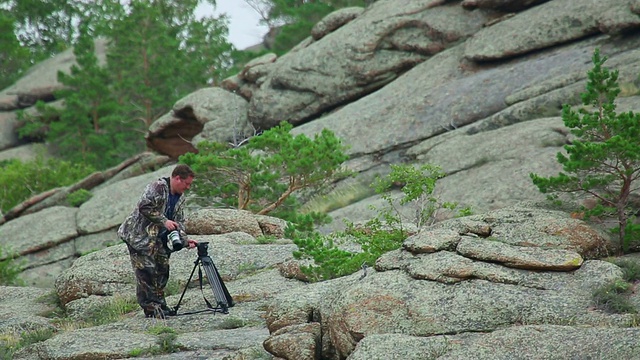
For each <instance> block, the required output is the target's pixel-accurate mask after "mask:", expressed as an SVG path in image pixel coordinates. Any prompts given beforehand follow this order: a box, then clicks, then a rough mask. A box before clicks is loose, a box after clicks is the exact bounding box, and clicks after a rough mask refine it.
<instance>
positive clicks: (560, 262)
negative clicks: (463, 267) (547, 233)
mask: <svg viewBox="0 0 640 360" xmlns="http://www.w3.org/2000/svg"><path fill="white" fill-rule="evenodd" d="M456 251H457V252H458V253H460V254H461V255H463V256H465V257H468V258H471V259H476V260H482V261H487V262H497V263H501V264H504V265H505V266H508V267H513V268H517V269H529V270H545V271H569V270H574V269H577V268H579V267H580V265H582V262H583V260H582V257H581V256H580V254H578V253H576V252H575V251H568V250H563V249H544V248H540V247H527V246H513V245H508V244H504V243H502V242H500V240H497V241H496V240H493V239H463V240H462V241H460V243H459V244H458V247H457V248H456Z"/></svg>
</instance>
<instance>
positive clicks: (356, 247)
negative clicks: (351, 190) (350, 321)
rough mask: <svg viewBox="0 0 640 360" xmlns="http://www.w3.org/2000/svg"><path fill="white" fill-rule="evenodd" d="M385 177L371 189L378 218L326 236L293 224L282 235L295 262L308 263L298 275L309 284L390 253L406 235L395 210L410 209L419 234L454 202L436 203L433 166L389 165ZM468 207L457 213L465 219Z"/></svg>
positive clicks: (436, 171)
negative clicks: (380, 202) (396, 191)
mask: <svg viewBox="0 0 640 360" xmlns="http://www.w3.org/2000/svg"><path fill="white" fill-rule="evenodd" d="M391 169H392V171H391V173H390V174H389V175H388V176H387V177H386V178H378V179H377V180H376V181H375V182H374V183H373V184H372V186H373V187H374V188H375V189H376V192H377V193H378V194H381V196H382V198H383V199H384V200H385V201H386V202H387V206H386V207H385V208H383V209H377V211H378V216H377V217H376V218H374V219H371V220H369V221H368V222H366V223H365V224H364V225H362V226H356V225H354V224H353V223H348V224H347V229H346V230H345V231H343V232H337V233H335V234H331V235H321V234H319V233H318V232H315V231H312V230H310V224H311V222H310V221H307V222H306V223H305V227H304V229H302V226H301V223H296V225H295V226H291V227H289V228H288V229H287V232H286V235H287V236H288V237H290V238H292V239H293V242H294V243H295V244H296V246H298V250H296V251H294V252H293V256H294V257H295V258H296V259H306V260H313V262H314V264H313V265H309V266H302V267H301V270H302V272H303V273H304V274H305V275H307V277H308V278H309V279H310V280H311V281H320V280H327V279H332V278H336V277H340V276H345V275H349V274H352V273H354V272H356V271H358V270H359V269H361V268H364V267H365V266H373V265H374V264H375V261H376V260H377V259H378V258H379V257H380V256H381V255H383V254H385V253H387V252H389V251H392V250H396V249H398V248H400V247H401V246H402V243H403V242H404V240H405V239H406V237H407V236H408V230H407V229H405V227H404V225H403V223H404V220H406V219H403V216H402V214H401V213H400V210H399V209H400V206H408V207H416V209H417V210H416V211H414V212H413V213H414V214H416V216H415V218H414V219H409V220H411V221H413V222H414V225H416V228H417V229H418V230H419V229H420V228H422V227H423V226H428V225H430V224H432V223H433V222H434V221H436V217H437V215H438V213H439V211H440V210H443V209H446V210H448V211H454V210H456V209H457V204H455V203H447V202H440V201H439V199H438V198H437V196H435V195H434V193H435V189H436V182H437V180H438V179H440V178H442V177H444V176H445V175H444V173H442V172H441V171H440V168H439V167H437V166H433V165H425V166H422V167H414V166H411V165H392V166H391ZM397 184H402V185H401V192H402V194H403V196H402V197H401V198H399V199H396V198H394V197H392V196H391V195H390V193H391V191H392V189H393V188H394V187H395V186H397ZM469 213H470V209H469V208H465V209H462V210H460V212H459V215H468V214H469Z"/></svg>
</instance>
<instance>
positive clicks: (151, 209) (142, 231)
mask: <svg viewBox="0 0 640 360" xmlns="http://www.w3.org/2000/svg"><path fill="white" fill-rule="evenodd" d="M194 177H195V174H194V172H193V170H191V168H190V167H189V166H187V165H184V164H178V165H176V167H175V168H174V169H173V172H172V173H171V177H170V178H161V179H158V180H156V181H154V182H152V183H150V184H149V185H147V187H146V188H145V190H144V193H143V194H142V196H141V197H140V200H139V201H138V204H137V206H136V207H135V209H133V211H132V212H131V214H130V215H129V216H128V217H127V218H126V219H125V221H124V222H123V223H122V225H120V228H119V229H118V236H119V237H120V238H121V239H122V240H123V241H124V242H125V243H126V244H127V248H128V249H129V256H130V257H131V265H132V266H133V269H134V271H135V276H136V296H137V299H138V304H140V306H141V307H142V310H143V311H144V314H145V316H146V317H159V318H164V317H165V316H168V315H175V311H174V310H173V309H171V308H169V307H168V306H167V303H166V301H165V299H164V288H165V286H166V285H167V281H168V280H169V256H170V254H171V252H172V251H178V250H180V249H181V248H183V247H184V246H187V247H188V248H190V249H191V248H194V247H196V245H197V243H196V241H194V240H190V239H187V234H186V233H185V230H184V213H183V209H182V207H183V204H184V200H185V199H184V197H183V196H182V195H183V193H184V192H185V191H186V190H187V189H189V187H190V186H191V183H192V182H193V178H194ZM169 245H171V246H172V249H173V250H172V249H170V248H169Z"/></svg>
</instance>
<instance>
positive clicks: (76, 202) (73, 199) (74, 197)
mask: <svg viewBox="0 0 640 360" xmlns="http://www.w3.org/2000/svg"><path fill="white" fill-rule="evenodd" d="M92 196H93V193H92V192H91V191H89V190H86V189H80V190H76V191H74V192H72V193H71V194H69V195H67V202H68V203H69V205H71V206H73V207H80V205H82V204H84V203H85V202H87V200H89V199H91V197H92Z"/></svg>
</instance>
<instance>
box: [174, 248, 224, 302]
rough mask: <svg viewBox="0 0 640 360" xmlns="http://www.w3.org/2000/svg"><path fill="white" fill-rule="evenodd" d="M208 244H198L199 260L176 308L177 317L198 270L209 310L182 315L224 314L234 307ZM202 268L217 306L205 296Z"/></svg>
mask: <svg viewBox="0 0 640 360" xmlns="http://www.w3.org/2000/svg"><path fill="white" fill-rule="evenodd" d="M208 245H209V243H208V242H201V243H198V258H197V259H196V261H195V263H194V265H193V270H191V275H190V276H189V280H187V284H186V285H185V287H184V291H182V295H181V296H180V300H178V304H177V305H176V306H175V308H174V309H175V311H176V315H178V309H179V308H180V303H181V302H182V298H183V297H184V294H185V293H186V292H187V287H188V286H189V283H190V282H191V278H193V274H194V273H195V272H196V269H198V277H199V282H200V291H202V297H203V298H204V302H205V303H206V304H207V308H206V309H204V310H198V311H192V312H187V313H184V314H180V315H188V314H196V313H201V312H205V311H210V312H214V313H216V312H219V313H223V314H228V313H229V308H230V307H233V305H234V304H233V299H232V298H231V295H230V294H229V291H228V290H227V287H226V286H225V285H224V282H223V281H222V278H221V277H220V273H219V272H218V269H216V266H215V264H214V263H213V260H211V258H210V257H209V254H208V253H207V247H208ZM202 268H204V272H205V275H206V276H207V280H208V282H209V285H210V286H211V290H212V291H213V296H214V297H215V299H216V306H215V307H214V306H212V305H211V303H210V302H209V301H208V300H207V298H206V297H205V296H204V290H203V289H202Z"/></svg>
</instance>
